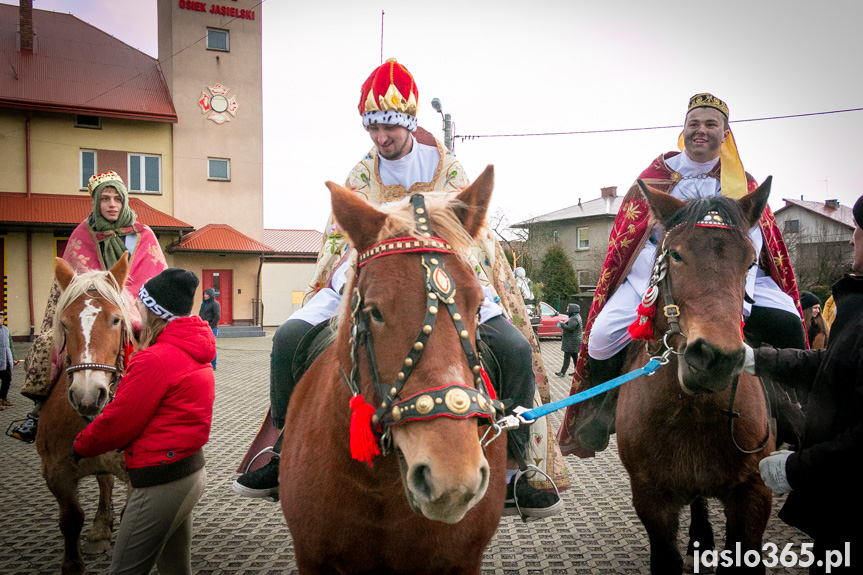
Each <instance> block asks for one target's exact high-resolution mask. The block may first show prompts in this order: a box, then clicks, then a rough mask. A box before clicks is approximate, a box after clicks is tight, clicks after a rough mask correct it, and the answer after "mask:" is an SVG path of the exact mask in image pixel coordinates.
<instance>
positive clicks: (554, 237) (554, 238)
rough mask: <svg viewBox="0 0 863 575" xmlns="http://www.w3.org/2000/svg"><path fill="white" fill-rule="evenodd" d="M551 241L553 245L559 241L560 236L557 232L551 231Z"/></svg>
mask: <svg viewBox="0 0 863 575" xmlns="http://www.w3.org/2000/svg"><path fill="white" fill-rule="evenodd" d="M551 239H552V241H553V242H554V243H557V242H559V241H560V234H558V233H557V230H551Z"/></svg>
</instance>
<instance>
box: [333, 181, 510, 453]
mask: <svg viewBox="0 0 863 575" xmlns="http://www.w3.org/2000/svg"><path fill="white" fill-rule="evenodd" d="M410 203H411V206H412V209H413V216H414V221H415V222H416V225H417V229H418V230H419V232H420V235H421V237H420V238H416V237H399V238H393V239H388V240H384V241H382V242H380V243H377V244H375V245H373V246H371V247H369V248H367V249H366V250H364V251H363V252H362V253H360V254H359V256H358V257H357V271H358V274H359V271H360V270H362V268H363V266H365V265H366V264H368V263H369V262H370V261H372V260H375V259H377V258H380V257H384V256H387V255H393V254H406V253H417V254H420V255H421V258H422V266H423V269H424V270H425V287H426V315H425V319H424V320H423V327H422V329H421V330H420V332H419V334H418V335H417V337H416V339H415V340H414V343H413V344H412V345H411V350H410V352H409V353H408V354H407V356H406V357H405V359H404V361H403V362H402V366H401V370H400V371H399V372H398V375H397V376H396V378H395V382H394V383H393V384H392V385H384V384H382V383H381V381H380V373H379V370H378V365H377V359H376V355H375V351H374V340H373V338H372V332H371V330H370V329H369V313H368V312H364V311H363V310H362V308H363V298H362V294H361V293H360V291H359V288H358V287H355V288H354V291H353V294H352V297H351V316H352V320H353V324H352V327H351V344H352V345H351V354H350V355H351V363H352V369H351V376H350V380H348V381H347V383H348V386H349V387H350V388H351V391H352V392H353V393H354V395H358V394H359V393H360V385H359V366H358V362H357V358H358V355H359V348H360V347H365V349H366V355H367V359H368V363H369V370H370V371H371V376H372V381H373V382H374V388H375V391H376V394H377V397H378V398H379V400H380V401H379V403H378V404H377V405H376V406H375V407H376V409H375V413H374V415H373V416H372V428H373V431H374V432H375V433H376V434H377V435H378V436H379V437H380V442H381V448H382V449H381V453H382V454H384V455H386V453H387V448H388V445H387V444H388V442H389V428H390V427H392V426H396V425H401V424H404V423H406V422H408V421H415V420H428V419H433V418H436V417H450V418H455V419H466V418H469V417H479V418H487V419H490V420H492V421H493V420H494V419H495V416H496V412H497V410H499V411H501V412H503V409H504V404H503V403H502V402H500V401H498V400H496V399H494V398H493V397H492V395H491V393H493V391H492V390H491V384H490V382H489V381H488V376H487V375H486V374H485V370H484V369H483V368H482V365H481V363H480V360H479V358H478V356H477V354H476V352H475V351H474V348H473V347H472V346H471V343H470V340H469V337H470V335H469V332H468V331H467V328H466V327H465V325H464V322H463V321H462V316H461V314H460V313H459V310H458V307H457V306H456V303H455V299H454V295H455V291H456V286H455V284H454V283H453V281H452V277H451V276H450V274H449V273H448V272H447V270H446V267H445V266H444V262H443V259H442V258H441V257H439V256H436V254H453V253H455V252H454V251H453V249H452V246H450V244H449V243H448V242H447V241H446V240H444V239H441V238H438V237H435V236H433V235H432V232H431V230H430V224H429V221H428V220H429V219H428V214H427V210H426V206H425V200H424V198H423V196H422V195H421V194H414V195H413V196H411V198H410ZM358 281H359V278H358ZM441 309H445V310H447V312H448V313H449V314H450V317H451V318H452V321H453V324H454V325H455V329H456V331H457V332H458V336H459V342H460V343H461V347H462V351H463V352H464V355H465V357H466V358H467V362H468V365H469V367H470V370H471V374H472V375H473V377H474V382H473V383H474V387H473V388H471V387H466V386H464V385H461V384H458V383H453V384H449V385H444V386H440V387H437V388H434V389H427V390H423V391H421V392H419V393H416V394H414V395H412V396H410V397H406V398H404V399H402V398H400V397H399V394H400V392H401V390H402V388H403V387H404V385H405V382H406V381H407V379H408V377H410V375H411V373H412V372H413V370H414V369H415V368H416V365H417V363H418V362H419V360H420V359H421V357H422V353H423V351H424V349H425V346H426V345H427V343H428V340H429V337H430V336H431V333H432V331H433V330H434V326H435V321H436V319H437V316H438V314H439V312H440V310H441ZM477 338H479V333H478V332H477ZM346 379H347V378H346Z"/></svg>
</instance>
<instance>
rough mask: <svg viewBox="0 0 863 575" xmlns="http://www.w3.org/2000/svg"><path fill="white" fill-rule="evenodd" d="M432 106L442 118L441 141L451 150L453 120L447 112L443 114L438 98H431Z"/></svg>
mask: <svg viewBox="0 0 863 575" xmlns="http://www.w3.org/2000/svg"><path fill="white" fill-rule="evenodd" d="M431 105H432V108H434V109H435V110H436V111H437V112H438V113H439V114H440V115H441V117H442V118H443V143H444V145H445V146H446V147H447V149H448V150H449V151H450V152H452V151H453V149H452V132H453V122H452V116H450V115H449V114H444V113H443V110H442V108H441V103H440V99H439V98H432V101H431Z"/></svg>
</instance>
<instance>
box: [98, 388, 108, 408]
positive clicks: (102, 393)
mask: <svg viewBox="0 0 863 575" xmlns="http://www.w3.org/2000/svg"><path fill="white" fill-rule="evenodd" d="M107 401H108V390H107V389H105V388H104V387H100V388H99V406H102V405H105V403H107Z"/></svg>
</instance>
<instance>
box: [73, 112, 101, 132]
mask: <svg viewBox="0 0 863 575" xmlns="http://www.w3.org/2000/svg"><path fill="white" fill-rule="evenodd" d="M75 127H76V128H90V129H92V130H101V129H102V119H101V118H99V116H83V115H81V114H78V115H76V116H75Z"/></svg>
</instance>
